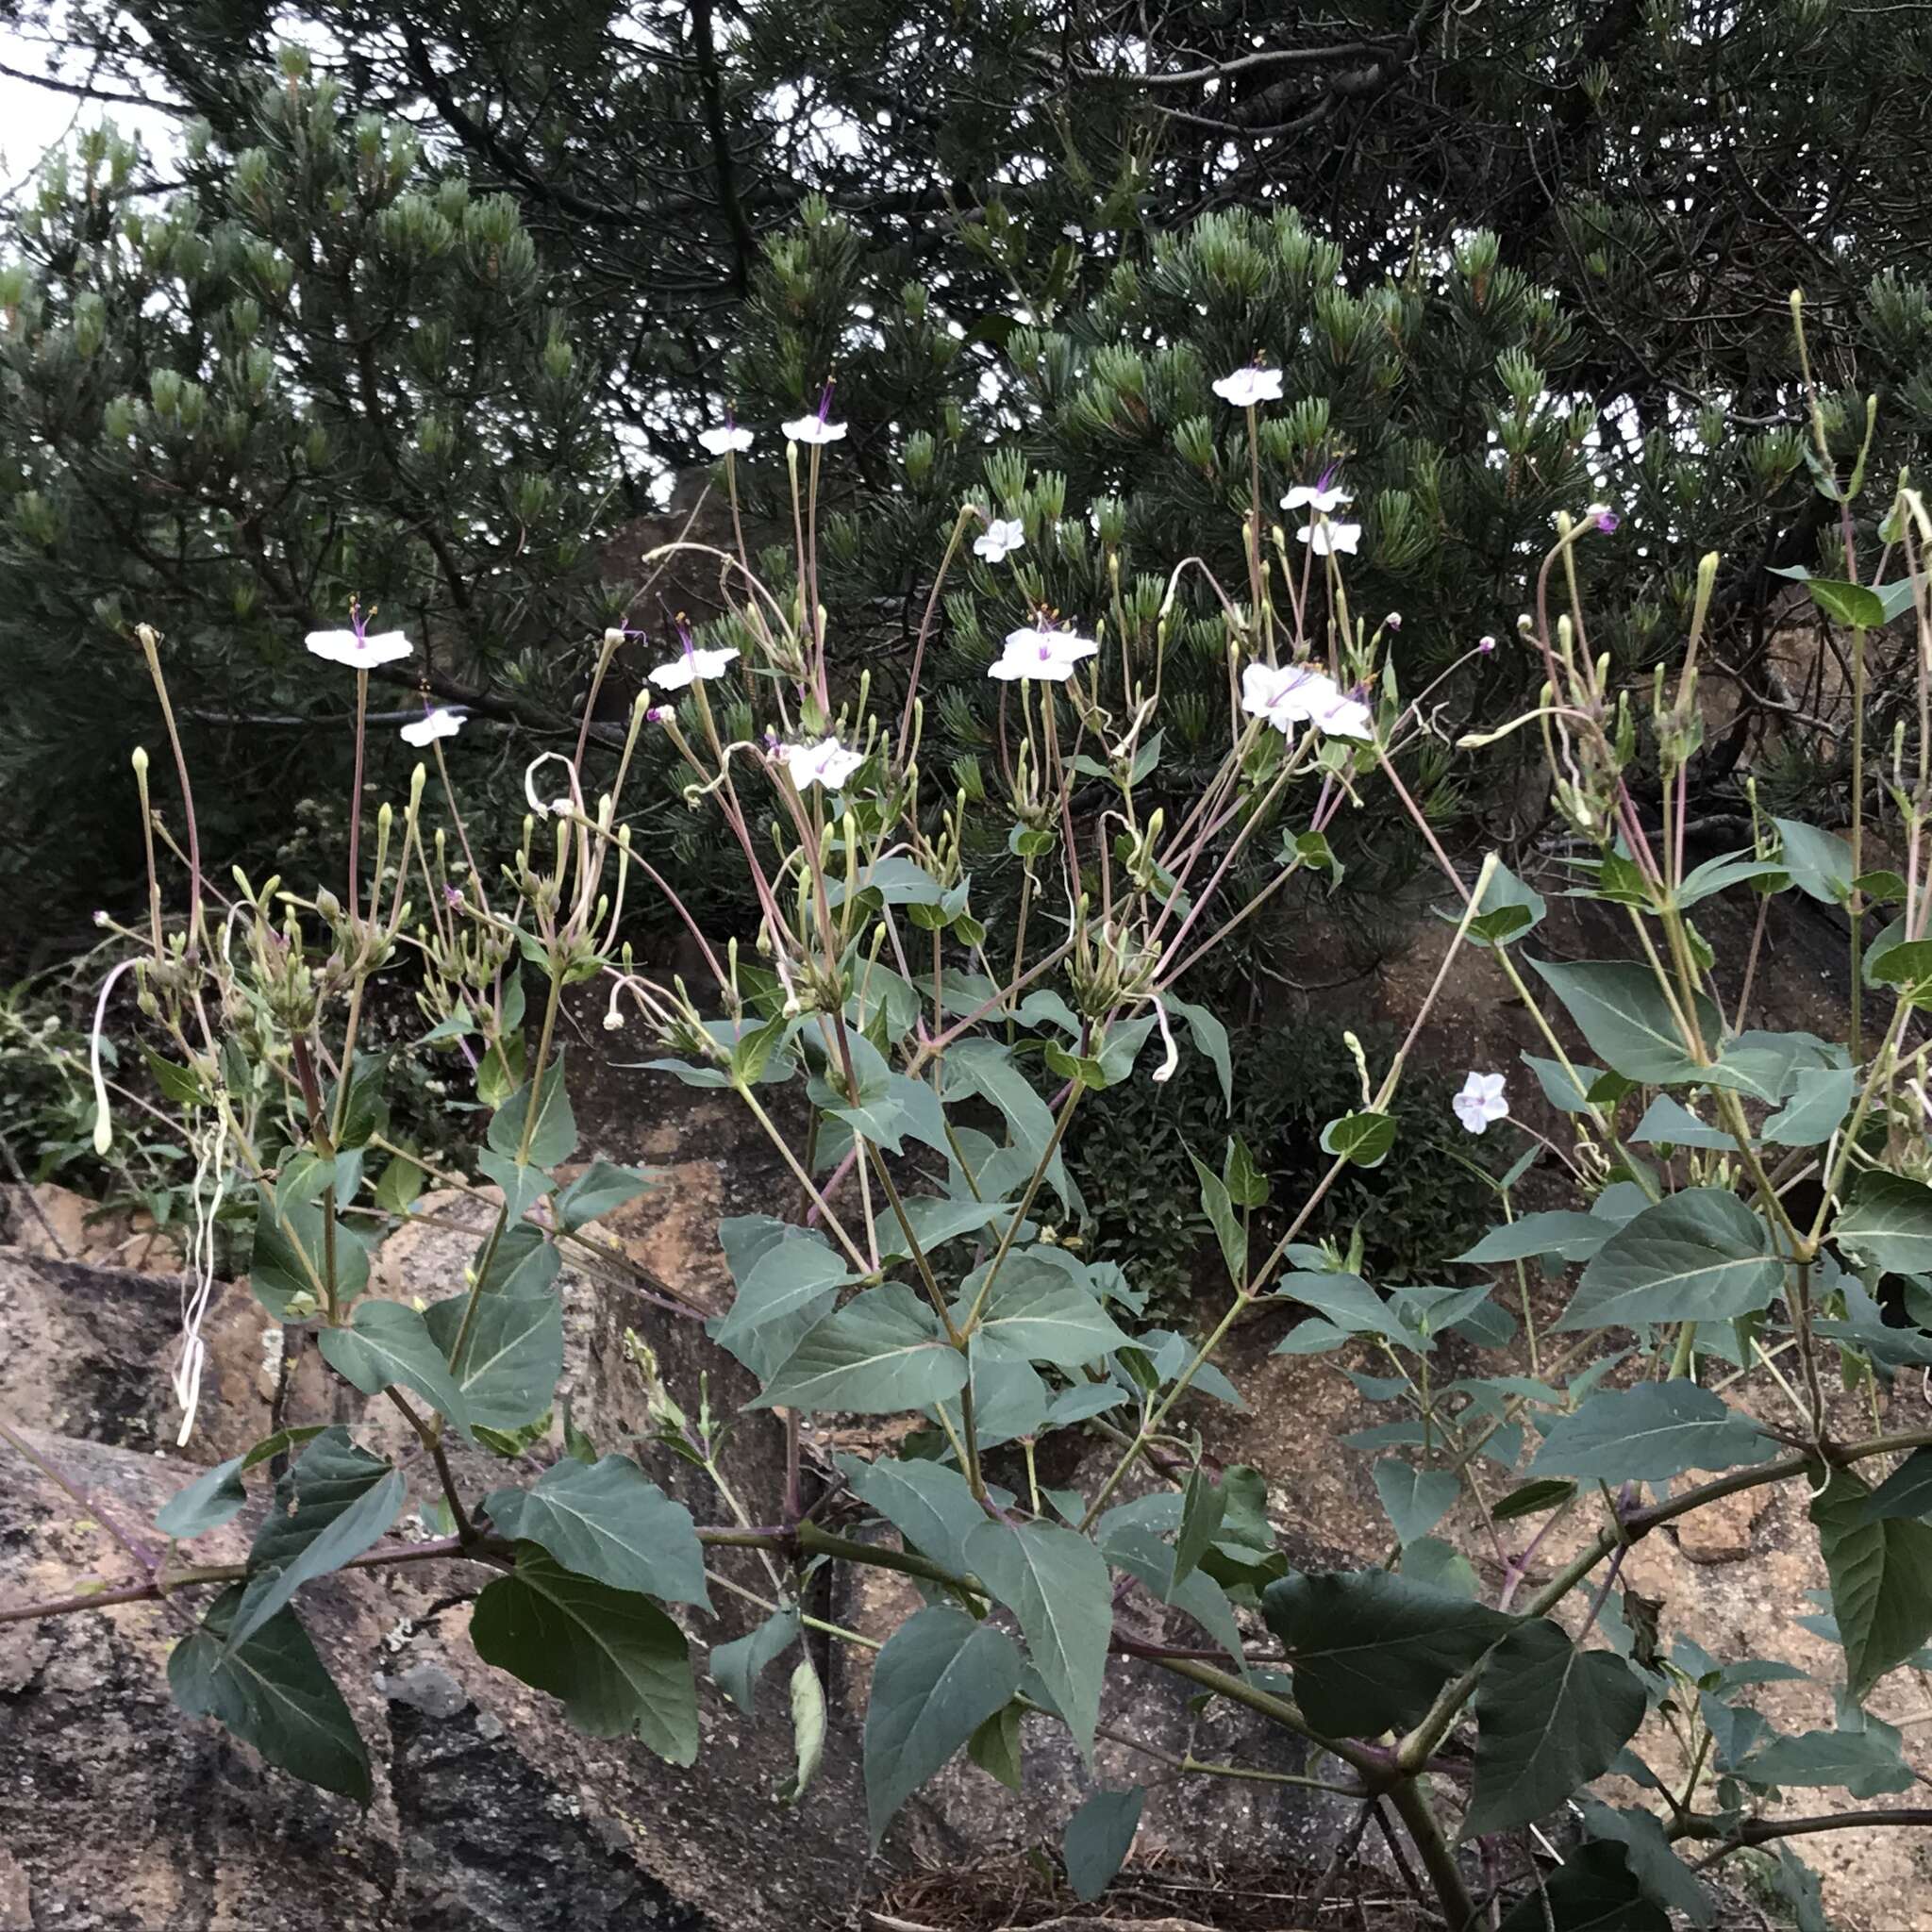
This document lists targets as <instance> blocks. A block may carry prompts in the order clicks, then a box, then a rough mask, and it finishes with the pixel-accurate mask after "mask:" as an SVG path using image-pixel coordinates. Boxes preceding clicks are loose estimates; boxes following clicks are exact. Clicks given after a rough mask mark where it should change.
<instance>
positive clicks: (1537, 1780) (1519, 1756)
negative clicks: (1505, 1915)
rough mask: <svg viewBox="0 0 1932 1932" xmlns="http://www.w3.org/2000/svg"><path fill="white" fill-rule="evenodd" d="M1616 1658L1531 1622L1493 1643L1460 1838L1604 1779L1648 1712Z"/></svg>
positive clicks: (1529, 1818)
mask: <svg viewBox="0 0 1932 1932" xmlns="http://www.w3.org/2000/svg"><path fill="white" fill-rule="evenodd" d="M1648 1709H1649V1700H1648V1699H1647V1698H1646V1697H1645V1695H1644V1691H1643V1686H1642V1684H1641V1682H1639V1680H1638V1678H1637V1675H1636V1674H1635V1673H1634V1672H1633V1671H1632V1670H1631V1668H1630V1666H1629V1665H1628V1664H1626V1663H1625V1662H1624V1659H1623V1658H1622V1657H1618V1656H1617V1655H1616V1653H1615V1652H1614V1651H1608V1650H1578V1649H1577V1648H1576V1647H1575V1645H1574V1644H1573V1643H1572V1642H1571V1641H1570V1639H1569V1638H1568V1636H1566V1635H1565V1634H1564V1632H1563V1631H1562V1629H1561V1628H1559V1627H1558V1626H1557V1624H1553V1623H1551V1622H1550V1620H1549V1619H1548V1618H1547V1617H1538V1618H1535V1619H1533V1620H1532V1621H1531V1622H1529V1623H1526V1624H1523V1625H1521V1627H1519V1628H1518V1629H1515V1630H1512V1631H1511V1632H1510V1633H1509V1635H1508V1636H1507V1637H1506V1638H1505V1639H1504V1640H1503V1641H1502V1642H1501V1643H1500V1644H1498V1645H1497V1646H1496V1651H1495V1655H1494V1656H1493V1657H1491V1658H1490V1660H1489V1663H1488V1664H1487V1665H1486V1666H1485V1667H1484V1670H1483V1674H1482V1676H1481V1678H1480V1679H1479V1680H1478V1682H1477V1684H1476V1691H1475V1719H1476V1745H1475V1792H1474V1797H1473V1798H1472V1799H1471V1801H1470V1807H1469V1813H1468V1816H1467V1817H1465V1818H1464V1820H1463V1822H1462V1829H1463V1833H1464V1835H1465V1836H1466V1837H1469V1838H1479V1837H1481V1836H1482V1835H1483V1834H1484V1833H1486V1832H1491V1831H1507V1830H1508V1829H1510V1828H1511V1827H1512V1826H1515V1825H1519V1824H1533V1823H1534V1822H1535V1821H1536V1820H1537V1819H1539V1818H1541V1817H1543V1816H1545V1815H1546V1814H1547V1813H1549V1812H1551V1811H1554V1810H1555V1809H1556V1808H1557V1806H1558V1805H1560V1804H1562V1803H1563V1801H1564V1800H1565V1799H1566V1798H1568V1797H1569V1796H1570V1795H1571V1794H1572V1792H1574V1791H1575V1790H1578V1789H1579V1788H1581V1787H1582V1786H1583V1785H1586V1784H1588V1783H1589V1782H1590V1780H1591V1778H1594V1777H1601V1776H1602V1775H1603V1774H1604V1773H1605V1772H1606V1771H1607V1770H1608V1769H1609V1767H1610V1763H1611V1760H1612V1759H1614V1758H1615V1757H1616V1755H1617V1753H1618V1752H1619V1751H1621V1750H1622V1749H1623V1748H1624V1745H1625V1744H1626V1743H1628V1742H1629V1740H1631V1739H1632V1738H1633V1737H1635V1736H1636V1734H1637V1727H1638V1726H1639V1725H1640V1724H1642V1722H1643V1719H1644V1714H1645V1712H1646V1711H1647V1710H1648Z"/></svg>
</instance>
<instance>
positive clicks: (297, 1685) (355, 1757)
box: [168, 1583, 370, 1805]
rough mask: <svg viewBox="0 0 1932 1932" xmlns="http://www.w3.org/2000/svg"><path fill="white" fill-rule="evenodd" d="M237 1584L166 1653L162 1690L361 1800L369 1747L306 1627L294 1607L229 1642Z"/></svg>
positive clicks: (365, 1796) (311, 1779) (193, 1712)
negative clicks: (165, 1682) (198, 1625)
mask: <svg viewBox="0 0 1932 1932" xmlns="http://www.w3.org/2000/svg"><path fill="white" fill-rule="evenodd" d="M241 1602H242V1585H241V1584H239V1583H238V1584H236V1585H235V1586H234V1587H233V1588H232V1589H229V1590H225V1591H223V1592H222V1593H221V1595H220V1596H218V1597H217V1598H216V1599H215V1600H214V1602H213V1603H211V1604H210V1605H209V1606H208V1612H207V1614H206V1615H205V1616H204V1617H203V1618H202V1620H201V1628H200V1629H199V1630H196V1631H194V1632H192V1634H191V1635H189V1636H187V1637H184V1638H183V1639H182V1640H181V1641H180V1642H179V1643H177V1644H176V1645H175V1648H174V1650H173V1651H172V1652H171V1653H170V1654H169V1657H168V1689H169V1691H170V1692H171V1693H172V1694H173V1696H174V1699H175V1703H176V1704H178V1705H179V1706H180V1707H181V1708H182V1709H183V1710H185V1711H186V1712H187V1713H188V1714H189V1716H190V1717H211V1718H213V1719H215V1720H216V1721H217V1722H218V1723H219V1724H223V1725H225V1727H226V1728H227V1729H228V1730H230V1731H232V1732H233V1733H234V1734H235V1736H236V1737H238V1738H240V1739H241V1740H242V1741H243V1742H244V1743H248V1744H253V1745H254V1746H255V1748H256V1749H257V1750H258V1751H259V1752H260V1753H261V1755H262V1756H263V1757H265V1758H267V1759H268V1761H269V1762H270V1763H271V1764H273V1765H275V1766H276V1767H277V1768H278V1769H280V1770H282V1771H286V1772H288V1773H289V1774H291V1776H294V1777H299V1778H303V1779H306V1780H307V1781H308V1783H309V1784H312V1785H320V1786H321V1787H322V1789H323V1790H325V1791H340V1792H341V1794H342V1795H343V1796H344V1797H348V1798H354V1799H355V1800H356V1801H357V1802H358V1804H363V1805H366V1804H367V1803H368V1802H369V1797H370V1780H369V1754H368V1752H367V1751H366V1750H365V1749H364V1748H363V1744H362V1740H361V1738H360V1736H359V1735H358V1733H357V1730H356V1720H355V1719H354V1718H353V1717H351V1716H350V1715H349V1707H348V1706H347V1705H346V1704H344V1703H343V1702H342V1693H341V1691H338V1690H337V1689H336V1687H335V1683H334V1680H333V1679H332V1678H331V1677H330V1676H329V1674H328V1672H327V1670H326V1669H325V1666H324V1664H323V1661H322V1659H321V1658H320V1657H317V1656H316V1654H315V1646H314V1645H313V1644H312V1643H310V1642H309V1641H308V1632H307V1631H306V1630H304V1629H303V1627H302V1625H301V1624H300V1623H298V1622H297V1621H296V1618H295V1613H294V1611H292V1610H283V1611H281V1612H280V1613H279V1614H277V1615H275V1616H274V1617H271V1618H270V1619H269V1620H268V1622H267V1623H266V1624H263V1625H262V1626H261V1628H260V1629H258V1631H257V1632H256V1633H255V1635H254V1636H253V1637H252V1638H250V1639H249V1641H247V1642H246V1643H242V1644H239V1645H237V1646H235V1647H234V1648H232V1649H231V1648H230V1647H229V1645H228V1641H227V1638H228V1629H229V1624H230V1622H231V1620H232V1619H233V1617H234V1615H235V1612H236V1610H237V1609H238V1608H239V1607H240V1606H241Z"/></svg>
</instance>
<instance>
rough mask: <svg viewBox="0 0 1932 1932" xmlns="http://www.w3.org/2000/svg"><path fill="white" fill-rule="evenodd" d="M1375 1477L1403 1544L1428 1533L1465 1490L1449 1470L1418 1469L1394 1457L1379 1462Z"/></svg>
mask: <svg viewBox="0 0 1932 1932" xmlns="http://www.w3.org/2000/svg"><path fill="white" fill-rule="evenodd" d="M1374 1476H1375V1493H1376V1494H1377V1495H1378V1496H1380V1497H1381V1499H1382V1507H1383V1508H1384V1509H1386V1510H1387V1511H1388V1512H1389V1521H1390V1522H1391V1524H1394V1526H1395V1541H1397V1542H1399V1543H1412V1542H1414V1541H1415V1540H1416V1539H1417V1538H1418V1537H1424V1536H1427V1535H1428V1533H1429V1532H1430V1530H1432V1529H1434V1528H1435V1526H1436V1525H1437V1524H1439V1523H1441V1520H1442V1519H1443V1517H1445V1516H1446V1515H1448V1513H1449V1512H1450V1510H1452V1509H1453V1508H1455V1507H1456V1499H1457V1496H1459V1495H1460V1494H1461V1493H1462V1486H1461V1484H1459V1483H1458V1482H1457V1480H1456V1478H1455V1477H1454V1476H1453V1475H1451V1474H1449V1472H1448V1471H1447V1470H1446V1469H1416V1468H1414V1467H1412V1466H1411V1465H1410V1464H1408V1463H1407V1462H1402V1461H1399V1460H1398V1459H1397V1458H1396V1457H1393V1456H1385V1457H1383V1458H1382V1460H1381V1461H1380V1462H1378V1463H1376V1465H1375V1470H1374Z"/></svg>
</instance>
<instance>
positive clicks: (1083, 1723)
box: [966, 1522, 1113, 1760]
mask: <svg viewBox="0 0 1932 1932" xmlns="http://www.w3.org/2000/svg"><path fill="white" fill-rule="evenodd" d="M966 1558H967V1565H968V1567H969V1568H970V1569H971V1570H972V1572H973V1574H974V1575H975V1576H977V1577H978V1578H979V1580H980V1581H981V1582H982V1583H983V1584H985V1585H986V1587H987V1589H988V1590H990V1591H991V1592H992V1593H993V1595H994V1596H995V1597H997V1598H998V1599H999V1600H1000V1602H1001V1603H1003V1604H1005V1605H1006V1607H1008V1609H1009V1610H1011V1611H1012V1612H1013V1614H1014V1615H1015V1616H1016V1617H1018V1618H1019V1620H1020V1629H1021V1633H1022V1634H1023V1635H1024V1637H1025V1639H1026V1649H1027V1652H1028V1654H1029V1656H1030V1657H1032V1659H1033V1666H1034V1668H1035V1669H1036V1670H1037V1671H1038V1672H1039V1673H1040V1674H1041V1678H1042V1679H1043V1680H1044V1681H1045V1684H1046V1688H1047V1691H1049V1693H1050V1694H1051V1695H1052V1698H1053V1701H1054V1707H1055V1708H1056V1709H1058V1711H1059V1713H1060V1715H1061V1716H1062V1717H1064V1718H1065V1719H1066V1721H1067V1728H1068V1729H1069V1730H1071V1731H1072V1732H1073V1734H1074V1742H1075V1743H1076V1744H1078V1745H1079V1747H1080V1752H1081V1755H1082V1756H1083V1757H1087V1758H1089V1759H1090V1760H1091V1757H1092V1756H1093V1727H1094V1725H1095V1724H1098V1723H1099V1722H1100V1691H1101V1684H1102V1681H1103V1679H1104V1678H1105V1677H1106V1674H1107V1650H1108V1641H1109V1640H1110V1639H1111V1637H1112V1635H1113V1590H1112V1586H1111V1584H1110V1583H1109V1582H1108V1574H1107V1561H1106V1559H1105V1558H1104V1557H1102V1556H1101V1554H1100V1552H1099V1550H1098V1549H1096V1548H1095V1547H1094V1545H1093V1544H1092V1542H1091V1541H1089V1540H1088V1539H1087V1538H1086V1537H1084V1536H1081V1535H1079V1534H1078V1533H1077V1532H1076V1531H1074V1530H1071V1529H1060V1528H1058V1527H1057V1526H1055V1525H1054V1524H1044V1523H1027V1524H1007V1523H993V1522H986V1523H982V1524H980V1526H979V1527H978V1528H977V1529H975V1530H974V1532H973V1534H972V1535H971V1536H970V1537H969V1538H967V1540H966Z"/></svg>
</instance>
